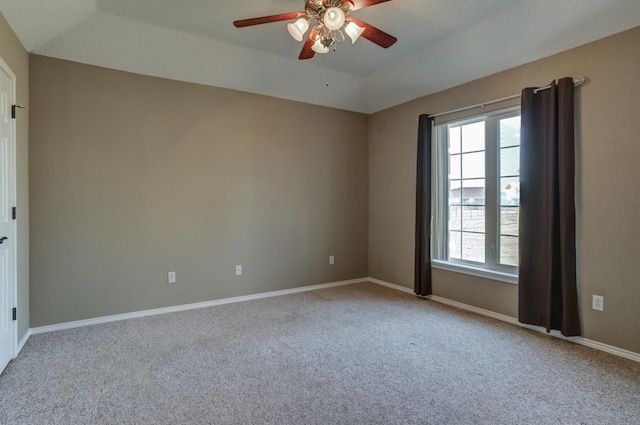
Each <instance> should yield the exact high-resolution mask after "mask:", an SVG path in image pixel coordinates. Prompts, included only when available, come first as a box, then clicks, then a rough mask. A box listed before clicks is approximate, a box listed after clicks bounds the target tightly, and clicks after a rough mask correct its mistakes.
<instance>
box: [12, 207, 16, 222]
mask: <svg viewBox="0 0 640 425" xmlns="http://www.w3.org/2000/svg"><path fill="white" fill-rule="evenodd" d="M11 218H12V219H14V220H15V219H16V207H13V208H11Z"/></svg>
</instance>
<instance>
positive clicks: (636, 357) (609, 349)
mask: <svg viewBox="0 0 640 425" xmlns="http://www.w3.org/2000/svg"><path fill="white" fill-rule="evenodd" d="M367 280H368V281H369V282H372V283H376V284H378V285H382V286H386V287H388V288H393V289H397V290H399V291H402V292H407V293H410V294H413V293H414V292H413V290H411V289H409V288H407V287H405V286H400V285H396V284H393V283H389V282H385V281H383V280H380V279H375V278H372V277H370V278H368V279H367ZM427 298H429V299H431V300H432V301H435V302H439V303H442V304H447V305H450V306H452V307H456V308H459V309H461V310H466V311H470V312H472V313H477V314H481V315H483V316H488V317H492V318H494V319H497V320H501V321H503V322H507V323H511V324H512V325H517V326H521V327H523V328H527V329H531V330H534V331H537V332H543V333H547V330H546V329H545V328H543V327H541V326H532V325H526V324H524V323H520V322H518V319H516V318H515V317H511V316H507V315H505V314H500V313H496V312H494V311H490V310H486V309H484V308H479V307H474V306H472V305H469V304H464V303H461V302H458V301H453V300H450V299H448V298H443V297H439V296H437V295H431V296H430V297H427ZM549 335H551V336H554V337H556V338H560V339H564V340H566V341H570V342H573V343H576V344H580V345H584V346H587V347H591V348H595V349H596V350H600V351H604V352H606V353H610V354H614V355H616V356H620V357H624V358H625V359H629V360H633V361H636V362H640V354H639V353H634V352H633V351H629V350H625V349H623V348H618V347H614V346H613V345H608V344H604V343H602V342H598V341H593V340H591V339H587V338H583V337H581V336H571V337H566V336H564V335H562V334H561V333H560V332H558V331H551V333H550V334H549Z"/></svg>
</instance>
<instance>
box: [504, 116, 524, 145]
mask: <svg viewBox="0 0 640 425" xmlns="http://www.w3.org/2000/svg"><path fill="white" fill-rule="evenodd" d="M519 144H520V117H519V116H518V117H511V118H504V119H501V120H500V147H502V148H504V147H508V146H518V145H519Z"/></svg>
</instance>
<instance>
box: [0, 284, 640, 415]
mask: <svg viewBox="0 0 640 425" xmlns="http://www.w3.org/2000/svg"><path fill="white" fill-rule="evenodd" d="M0 423H1V424H30V425H31V424H536V425H537V424H554V425H556V424H616V425H617V424H640V364H639V363H636V362H633V361H630V360H626V359H622V358H618V357H615V356H612V355H609V354H606V353H602V352H599V351H596V350H593V349H590V348H588V347H583V346H578V345H574V344H571V343H568V342H565V341H562V340H559V339H556V338H553V337H549V336H547V335H544V334H540V333H537V332H533V331H529V330H525V329H522V328H519V327H517V326H513V325H509V324H505V323H502V322H498V321H495V320H492V319H489V318H486V317H482V316H477V315H474V314H470V313H466V312H463V311H459V310H456V309H453V308H450V307H447V306H443V305H441V304H437V303H435V302H432V301H426V300H420V299H417V298H415V297H413V296H411V295H409V294H405V293H401V292H398V291H394V290H392V289H388V288H385V287H381V286H378V285H374V284H370V283H365V284H356V285H349V286H342V287H336V288H332V289H326V290H318V291H312V292H305V293H299V294H295V295H288V296H282V297H276V298H268V299H262V300H256V301H248V302H243V303H237V304H227V305H221V306H217V307H211V308H205V309H199V310H191V311H185V312H180V313H173V314H166V315H160V316H152V317H146V318H140V319H133V320H127V321H121V322H113V323H108V324H102V325H96V326H89V327H84V328H77V329H70V330H65V331H59V332H52V333H47V334H40V335H34V336H32V337H31V338H30V339H29V341H28V343H27V344H26V346H25V347H24V349H23V351H22V353H21V354H20V356H19V357H18V358H17V359H16V360H15V361H13V362H11V363H10V365H9V366H8V368H7V369H6V370H5V372H4V373H3V374H2V375H0Z"/></svg>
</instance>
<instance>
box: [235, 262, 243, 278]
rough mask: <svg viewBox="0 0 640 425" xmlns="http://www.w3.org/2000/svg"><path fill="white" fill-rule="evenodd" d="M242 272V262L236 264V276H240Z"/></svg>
mask: <svg viewBox="0 0 640 425" xmlns="http://www.w3.org/2000/svg"><path fill="white" fill-rule="evenodd" d="M241 274H242V264H236V276H240V275H241Z"/></svg>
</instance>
